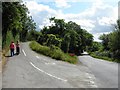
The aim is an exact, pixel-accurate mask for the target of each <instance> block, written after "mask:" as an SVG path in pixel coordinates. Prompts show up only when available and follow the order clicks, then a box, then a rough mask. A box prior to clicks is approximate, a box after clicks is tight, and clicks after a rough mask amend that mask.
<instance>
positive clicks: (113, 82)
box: [79, 53, 118, 88]
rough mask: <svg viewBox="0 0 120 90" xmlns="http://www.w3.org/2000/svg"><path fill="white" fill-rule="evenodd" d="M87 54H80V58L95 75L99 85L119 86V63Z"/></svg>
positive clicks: (103, 86)
mask: <svg viewBox="0 0 120 90" xmlns="http://www.w3.org/2000/svg"><path fill="white" fill-rule="evenodd" d="M85 54H86V55H83V56H79V60H80V62H81V63H82V64H83V65H85V66H87V67H88V68H89V70H90V71H91V72H92V74H93V75H94V76H95V78H96V79H97V85H98V87H101V88H118V63H114V62H109V61H105V60H101V59H96V58H93V57H91V56H89V55H87V53H85Z"/></svg>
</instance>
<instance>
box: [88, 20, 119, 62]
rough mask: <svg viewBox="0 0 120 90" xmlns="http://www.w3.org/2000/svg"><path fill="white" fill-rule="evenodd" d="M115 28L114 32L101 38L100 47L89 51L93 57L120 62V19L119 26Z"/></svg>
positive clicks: (97, 46)
mask: <svg viewBox="0 0 120 90" xmlns="http://www.w3.org/2000/svg"><path fill="white" fill-rule="evenodd" d="M114 26H115V28H114V31H113V32H111V33H109V34H103V35H101V36H100V38H99V39H100V40H102V42H101V43H99V45H94V46H93V47H90V48H91V49H92V50H91V49H88V50H89V53H90V54H91V55H92V56H93V57H97V58H101V59H105V60H109V61H115V62H120V19H118V20H117V25H114ZM101 45H102V46H101ZM95 47H96V48H97V49H96V50H95Z"/></svg>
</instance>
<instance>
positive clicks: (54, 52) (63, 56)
mask: <svg viewBox="0 0 120 90" xmlns="http://www.w3.org/2000/svg"><path fill="white" fill-rule="evenodd" d="M29 46H30V48H31V49H32V50H33V51H36V52H37V53H40V54H43V55H46V56H49V57H52V58H53V59H57V60H62V61H65V62H69V63H72V64H76V63H77V62H78V58H77V56H70V55H69V54H68V53H64V52H63V51H62V50H61V49H60V48H58V47H57V48H52V49H51V48H50V47H47V46H42V45H40V44H39V43H37V42H36V41H32V42H31V43H30V44H29Z"/></svg>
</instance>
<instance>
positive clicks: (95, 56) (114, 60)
mask: <svg viewBox="0 0 120 90" xmlns="http://www.w3.org/2000/svg"><path fill="white" fill-rule="evenodd" d="M89 55H90V56H92V57H94V58H98V59H103V60H106V61H111V62H117V63H120V60H118V59H112V58H109V57H105V56H98V55H96V54H95V53H94V52H92V53H89Z"/></svg>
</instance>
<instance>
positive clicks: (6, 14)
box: [2, 2, 35, 49]
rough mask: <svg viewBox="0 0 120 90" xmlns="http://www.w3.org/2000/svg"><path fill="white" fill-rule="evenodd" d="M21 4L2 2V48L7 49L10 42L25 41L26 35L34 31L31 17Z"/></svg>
mask: <svg viewBox="0 0 120 90" xmlns="http://www.w3.org/2000/svg"><path fill="white" fill-rule="evenodd" d="M28 13H29V12H28V9H27V8H26V6H25V5H24V4H22V2H2V47H3V49H6V48H8V47H9V44H10V42H11V41H14V42H15V41H16V40H20V41H26V40H27V38H28V33H29V31H31V30H35V23H34V21H33V20H32V17H30V16H28Z"/></svg>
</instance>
